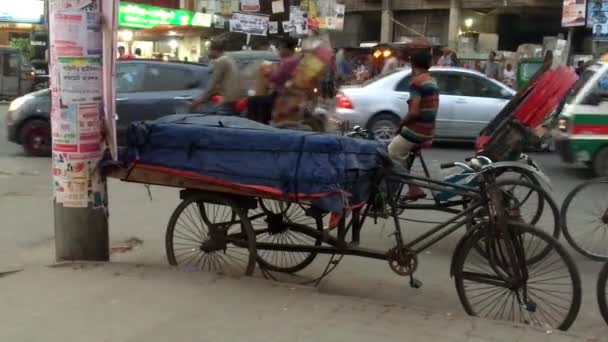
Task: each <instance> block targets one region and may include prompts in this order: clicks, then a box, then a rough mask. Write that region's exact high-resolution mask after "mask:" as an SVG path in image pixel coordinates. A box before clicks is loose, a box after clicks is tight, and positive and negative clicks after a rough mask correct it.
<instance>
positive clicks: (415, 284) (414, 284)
mask: <svg viewBox="0 0 608 342" xmlns="http://www.w3.org/2000/svg"><path fill="white" fill-rule="evenodd" d="M410 286H411V288H413V289H419V288H421V287H422V282H421V281H420V280H418V279H416V278H410Z"/></svg>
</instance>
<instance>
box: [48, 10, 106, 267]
mask: <svg viewBox="0 0 608 342" xmlns="http://www.w3.org/2000/svg"><path fill="white" fill-rule="evenodd" d="M114 1H118V0H108V1H104V2H103V4H102V5H101V6H108V8H112V7H110V6H114V4H115V2H114ZM98 3H99V2H98ZM92 4H94V3H92ZM99 7H100V6H86V7H84V8H82V9H80V10H74V9H73V8H70V7H69V6H68V3H67V2H66V1H59V0H52V1H50V2H49V18H50V25H49V26H50V27H49V41H50V45H49V47H50V57H51V58H50V70H49V75H50V78H51V82H50V89H51V100H52V105H51V127H52V136H53V159H52V175H53V193H54V203H53V204H54V211H55V254H56V259H57V260H58V261H61V260H97V261H106V260H108V259H109V257H110V246H109V230H108V216H107V215H108V211H107V184H106V180H105V177H103V176H102V175H101V173H100V172H99V170H98V168H97V165H98V163H99V161H100V159H101V158H102V156H103V152H104V148H105V144H103V143H102V136H103V135H102V127H103V125H104V121H105V119H104V114H103V112H102V109H101V108H102V103H103V99H102V97H103V96H104V94H103V91H101V90H100V89H103V87H104V83H103V72H102V66H103V63H104V59H103V57H104V53H106V54H111V52H104V49H103V48H104V46H103V44H102V37H101V25H102V24H101V22H102V21H101V18H100V16H101V15H102V13H101V12H100V9H99ZM102 10H104V11H106V12H105V13H107V14H109V13H111V11H109V10H108V9H102ZM92 17H95V19H96V20H92V21H90V22H92V23H96V24H97V27H92V28H90V27H89V24H88V23H89V21H88V20H89V18H92ZM105 19H106V20H105V22H106V23H107V22H111V21H112V18H111V17H109V18H105ZM108 19H109V20H108ZM66 25H71V26H76V25H79V26H77V27H78V28H79V29H80V30H86V31H87V34H86V35H80V36H78V35H77V36H71V37H66V36H65V33H64V32H65V28H66ZM92 26H95V25H92ZM93 35H96V37H95V38H94V39H92V41H93V42H98V45H96V46H92V45H91V42H90V41H88V39H90V37H92V36H93ZM66 40H67V43H66ZM74 46H76V47H79V48H80V49H81V50H80V51H78V50H77V49H75V48H74ZM75 51H77V52H75ZM105 57H108V55H106V56H105ZM109 58H110V60H113V59H114V58H115V56H109Z"/></svg>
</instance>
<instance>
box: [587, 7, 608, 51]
mask: <svg viewBox="0 0 608 342" xmlns="http://www.w3.org/2000/svg"><path fill="white" fill-rule="evenodd" d="M587 19H588V20H587V25H588V26H589V27H590V28H591V30H592V33H593V40H596V41H608V0H595V1H591V2H590V3H589V6H588V11H587Z"/></svg>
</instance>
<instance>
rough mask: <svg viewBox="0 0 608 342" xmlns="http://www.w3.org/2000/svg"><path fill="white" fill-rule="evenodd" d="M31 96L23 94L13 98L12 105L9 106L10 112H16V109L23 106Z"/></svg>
mask: <svg viewBox="0 0 608 342" xmlns="http://www.w3.org/2000/svg"><path fill="white" fill-rule="evenodd" d="M30 97H31V96H27V95H26V96H21V97H18V98H16V99H14V100H13V102H11V105H10V106H9V107H8V111H9V112H14V111H16V110H18V109H19V108H20V107H21V106H23V104H24V103H25V102H26V101H27V100H29V99H30Z"/></svg>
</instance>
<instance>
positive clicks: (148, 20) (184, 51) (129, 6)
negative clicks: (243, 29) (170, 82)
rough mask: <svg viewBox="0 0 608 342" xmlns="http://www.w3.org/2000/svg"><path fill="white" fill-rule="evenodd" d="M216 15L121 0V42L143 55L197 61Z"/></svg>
mask: <svg viewBox="0 0 608 342" xmlns="http://www.w3.org/2000/svg"><path fill="white" fill-rule="evenodd" d="M212 19H213V15H211V14H206V13H195V12H190V11H185V10H177V9H172V8H162V7H156V6H148V5H142V4H136V3H130V2H121V3H120V7H119V15H118V23H119V27H120V31H119V33H118V45H119V46H124V47H125V48H126V49H127V50H128V51H129V52H130V53H131V54H136V52H137V53H140V56H141V58H159V59H166V60H187V61H197V60H198V58H199V57H200V53H201V38H204V37H206V36H209V35H210V34H211V32H212V29H211V26H212Z"/></svg>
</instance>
